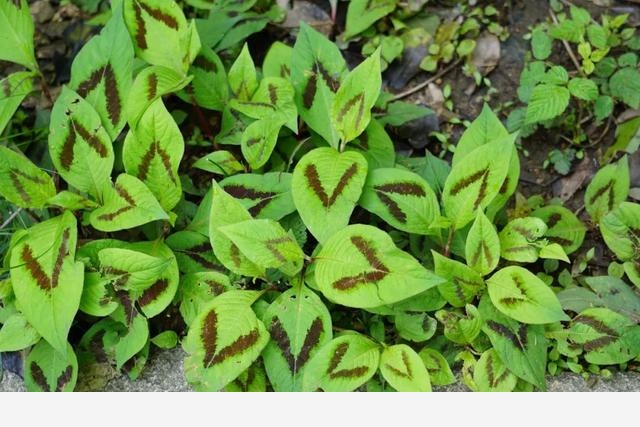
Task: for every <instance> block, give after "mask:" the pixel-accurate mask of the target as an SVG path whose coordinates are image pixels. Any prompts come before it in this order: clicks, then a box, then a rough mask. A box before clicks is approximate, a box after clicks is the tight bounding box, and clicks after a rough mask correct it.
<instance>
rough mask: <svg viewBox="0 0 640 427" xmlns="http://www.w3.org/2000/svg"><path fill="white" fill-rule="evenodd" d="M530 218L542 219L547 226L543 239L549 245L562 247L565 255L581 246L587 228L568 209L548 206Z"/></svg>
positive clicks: (534, 212) (537, 210)
mask: <svg viewBox="0 0 640 427" xmlns="http://www.w3.org/2000/svg"><path fill="white" fill-rule="evenodd" d="M531 216H534V217H536V218H540V219H542V220H543V221H544V222H545V223H546V225H547V232H546V233H545V234H544V237H545V238H546V239H547V240H548V241H549V242H551V243H557V244H559V245H561V246H562V248H563V249H564V251H565V253H566V254H571V253H573V252H575V251H576V250H578V249H579V248H580V246H582V242H583V241H584V236H585V234H586V233H587V228H586V227H585V225H584V224H583V223H582V221H580V220H579V219H578V217H577V216H576V215H575V214H574V213H573V212H571V211H570V210H569V209H567V208H565V207H562V206H557V205H550V206H544V207H542V208H539V209H536V210H535V211H533V212H532V213H531Z"/></svg>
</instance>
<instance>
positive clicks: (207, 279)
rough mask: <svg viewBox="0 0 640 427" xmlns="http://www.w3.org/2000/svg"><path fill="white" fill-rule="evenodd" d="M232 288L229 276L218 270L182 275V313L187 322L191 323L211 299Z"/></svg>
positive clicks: (180, 296) (180, 297)
mask: <svg viewBox="0 0 640 427" xmlns="http://www.w3.org/2000/svg"><path fill="white" fill-rule="evenodd" d="M232 289H234V288H233V287H232V286H231V282H230V281H229V277H228V276H227V275H226V274H223V273H220V272H218V271H202V272H197V273H190V274H185V275H184V276H182V277H180V295H179V299H180V314H181V315H182V318H183V319H184V321H185V323H186V324H187V325H191V322H193V319H195V318H196V316H197V315H198V314H199V313H200V312H201V311H202V310H203V309H204V307H205V306H206V305H207V304H208V303H209V301H211V300H212V299H214V298H215V297H217V296H218V295H221V294H223V293H225V292H226V291H229V290H232Z"/></svg>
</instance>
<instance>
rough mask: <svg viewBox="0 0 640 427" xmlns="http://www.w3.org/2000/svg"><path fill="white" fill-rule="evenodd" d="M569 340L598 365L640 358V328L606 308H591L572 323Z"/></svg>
mask: <svg viewBox="0 0 640 427" xmlns="http://www.w3.org/2000/svg"><path fill="white" fill-rule="evenodd" d="M569 340H570V341H571V342H573V343H575V344H578V345H580V346H581V347H582V349H583V350H584V351H585V355H584V357H585V359H586V360H587V362H589V363H593V364H596V365H614V364H618V363H625V362H628V361H629V360H631V359H633V358H635V357H637V356H638V355H639V354H640V326H638V325H636V324H635V323H634V322H632V321H631V320H630V319H629V318H627V317H625V316H623V315H621V314H618V313H616V312H615V311H611V310H609V309H607V308H588V309H586V310H584V311H582V312H581V313H580V314H579V315H578V316H576V317H575V318H574V319H573V320H572V321H571V327H570V329H569Z"/></svg>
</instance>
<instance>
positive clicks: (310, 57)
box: [291, 22, 348, 148]
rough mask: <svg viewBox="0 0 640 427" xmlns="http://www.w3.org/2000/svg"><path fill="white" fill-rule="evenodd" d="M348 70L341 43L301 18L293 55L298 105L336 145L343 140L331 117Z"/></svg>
mask: <svg viewBox="0 0 640 427" xmlns="http://www.w3.org/2000/svg"><path fill="white" fill-rule="evenodd" d="M347 71H348V70H347V64H346V62H345V60H344V58H343V57H342V54H341V53H340V50H339V49H338V47H337V46H336V45H335V44H334V43H332V42H331V41H329V39H327V38H326V37H325V36H324V35H322V34H321V33H319V32H317V31H316V30H314V29H313V28H312V27H310V26H309V25H308V24H306V23H304V22H301V23H300V32H299V33H298V37H297V38H296V44H295V45H294V47H293V55H292V59H291V82H292V83H293V87H294V89H295V91H296V97H295V101H296V105H297V107H298V112H299V113H300V117H301V118H302V120H304V122H305V123H306V124H307V125H308V126H309V127H310V128H311V129H312V130H313V131H315V132H317V133H318V134H319V135H320V136H322V137H323V138H324V139H325V140H326V141H327V142H328V143H329V144H330V145H331V146H333V147H334V148H337V147H338V145H339V142H340V141H339V136H338V132H337V130H336V129H335V128H334V127H333V124H332V121H331V111H332V106H333V100H334V98H335V93H336V91H337V90H338V88H339V87H340V82H341V81H342V79H343V78H344V77H345V76H346V74H347Z"/></svg>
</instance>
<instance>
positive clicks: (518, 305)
mask: <svg viewBox="0 0 640 427" xmlns="http://www.w3.org/2000/svg"><path fill="white" fill-rule="evenodd" d="M487 290H488V291H489V297H491V302H492V303H493V304H494V305H495V306H496V308H497V309H498V310H500V311H501V312H502V313H503V314H505V315H507V316H509V317H511V318H512V319H515V320H517V321H519V322H522V323H529V324H544V323H553V322H557V321H559V320H569V318H568V317H567V315H566V314H565V313H564V312H563V311H562V307H561V305H560V301H558V297H556V295H555V294H554V293H553V291H552V290H551V288H549V287H548V286H547V285H546V284H545V283H544V282H543V281H542V280H541V279H539V278H538V277H537V276H536V275H535V274H533V273H531V272H530V271H529V270H526V269H524V268H522V267H517V266H511V267H505V268H503V269H501V270H498V272H496V273H495V274H494V275H493V276H491V278H489V280H487Z"/></svg>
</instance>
